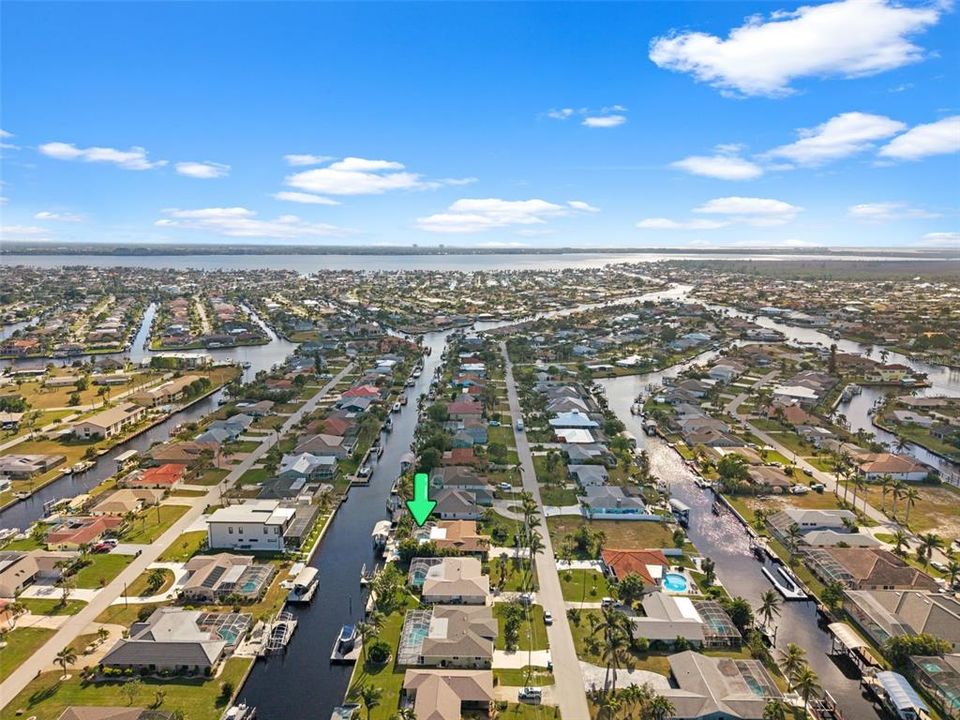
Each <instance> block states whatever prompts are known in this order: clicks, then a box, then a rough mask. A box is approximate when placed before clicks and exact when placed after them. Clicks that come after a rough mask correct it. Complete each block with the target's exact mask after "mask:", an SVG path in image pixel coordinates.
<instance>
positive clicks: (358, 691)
mask: <svg viewBox="0 0 960 720" xmlns="http://www.w3.org/2000/svg"><path fill="white" fill-rule="evenodd" d="M350 695H351V697H352V698H353V699H354V700H359V701H360V702H361V703H363V707H364V708H366V711H367V720H370V712H371V711H372V710H373V709H374V708H375V707H377V706H378V705H379V704H380V700H381V698H382V697H383V688H381V687H378V686H377V685H369V684H367V683H362V684H360V685H357V686H356V687H355V688H354V689H353V690H352V691H351V692H350Z"/></svg>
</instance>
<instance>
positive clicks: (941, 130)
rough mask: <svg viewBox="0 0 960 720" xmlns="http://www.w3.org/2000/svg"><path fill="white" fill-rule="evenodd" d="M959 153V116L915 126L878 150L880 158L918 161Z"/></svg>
mask: <svg viewBox="0 0 960 720" xmlns="http://www.w3.org/2000/svg"><path fill="white" fill-rule="evenodd" d="M958 151H960V115H953V116H951V117H947V118H944V119H943V120H938V121H936V122H932V123H927V124H925V125H917V126H916V127H913V128H910V129H909V130H908V131H907V132H905V133H903V135H899V136H897V137H895V138H894V139H893V140H891V141H890V142H889V143H887V144H886V145H884V146H883V147H882V148H880V152H879V155H880V157H883V158H887V159H890V160H919V159H921V158H925V157H929V156H931V155H948V154H950V153H955V152H958Z"/></svg>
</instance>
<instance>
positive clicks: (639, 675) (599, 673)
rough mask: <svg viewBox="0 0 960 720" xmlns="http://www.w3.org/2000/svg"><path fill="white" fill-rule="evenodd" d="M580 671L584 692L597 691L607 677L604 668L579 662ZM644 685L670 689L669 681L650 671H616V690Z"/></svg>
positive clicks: (656, 688) (624, 669) (658, 688)
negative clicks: (634, 685)
mask: <svg viewBox="0 0 960 720" xmlns="http://www.w3.org/2000/svg"><path fill="white" fill-rule="evenodd" d="M580 671H581V672H582V673H583V681H584V683H585V684H584V689H585V690H592V689H594V688H596V689H598V690H599V689H601V688H603V687H604V680H605V678H606V675H607V669H606V668H602V667H599V666H598V665H592V664H591V663H587V662H581V663H580ZM611 675H612V671H611ZM606 679H609V678H606ZM645 683H646V684H649V685H650V687H652V688H653V689H654V690H666V689H667V688H669V687H670V681H669V680H668V679H667V678H666V677H665V676H664V675H661V674H660V673H655V672H651V671H650V670H628V669H626V668H621V669H619V670H617V687H618V688H622V687H626V686H627V685H630V684H636V685H643V684H645Z"/></svg>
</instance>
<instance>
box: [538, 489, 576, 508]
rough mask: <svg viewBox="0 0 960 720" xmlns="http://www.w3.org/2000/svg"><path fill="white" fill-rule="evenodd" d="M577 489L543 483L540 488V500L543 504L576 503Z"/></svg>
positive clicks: (561, 504)
mask: <svg viewBox="0 0 960 720" xmlns="http://www.w3.org/2000/svg"><path fill="white" fill-rule="evenodd" d="M577 497H578V496H577V491H576V490H571V489H569V488H564V487H558V486H556V485H544V486H543V487H541V488H540V500H541V501H542V502H543V504H544V505H560V506H563V505H576V504H577Z"/></svg>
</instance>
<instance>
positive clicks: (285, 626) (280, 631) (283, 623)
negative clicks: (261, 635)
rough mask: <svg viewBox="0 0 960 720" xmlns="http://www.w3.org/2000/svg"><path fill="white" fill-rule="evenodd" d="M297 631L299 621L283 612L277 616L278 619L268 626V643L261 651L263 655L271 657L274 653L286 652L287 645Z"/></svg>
mask: <svg viewBox="0 0 960 720" xmlns="http://www.w3.org/2000/svg"><path fill="white" fill-rule="evenodd" d="M296 629H297V621H296V619H295V618H294V617H293V615H291V614H290V613H288V612H282V613H280V614H279V615H277V619H276V620H274V621H273V622H272V623H270V624H269V625H268V626H267V630H266V633H267V641H266V642H265V643H264V644H263V646H262V647H261V650H260V654H261V655H271V654H273V653H279V652H285V651H286V649H287V643H289V642H290V638H291V637H293V632H294V630H296Z"/></svg>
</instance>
